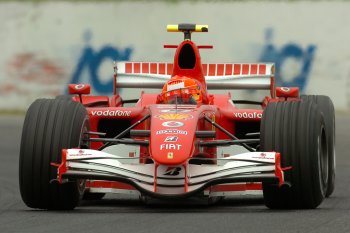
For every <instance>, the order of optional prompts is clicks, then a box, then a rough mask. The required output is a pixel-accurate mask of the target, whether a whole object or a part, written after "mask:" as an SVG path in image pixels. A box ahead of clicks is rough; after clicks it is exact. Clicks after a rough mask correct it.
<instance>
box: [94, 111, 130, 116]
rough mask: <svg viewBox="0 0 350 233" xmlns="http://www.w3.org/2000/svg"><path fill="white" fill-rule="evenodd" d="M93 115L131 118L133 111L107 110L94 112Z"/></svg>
mask: <svg viewBox="0 0 350 233" xmlns="http://www.w3.org/2000/svg"><path fill="white" fill-rule="evenodd" d="M91 114H92V115H93V116H110V117H114V116H120V117H129V116H130V115H131V111H121V110H115V111H111V110H105V111H92V112H91Z"/></svg>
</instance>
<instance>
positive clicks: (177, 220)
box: [0, 113, 350, 233]
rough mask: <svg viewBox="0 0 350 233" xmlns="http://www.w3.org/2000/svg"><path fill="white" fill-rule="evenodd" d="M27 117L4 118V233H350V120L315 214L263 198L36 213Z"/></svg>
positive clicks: (340, 128)
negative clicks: (24, 133) (24, 149)
mask: <svg viewBox="0 0 350 233" xmlns="http://www.w3.org/2000/svg"><path fill="white" fill-rule="evenodd" d="M22 124H23V117H21V116H0V133H1V140H0V156H1V157H0V233H7V232H45V233H47V232H50V233H51V232H74V233H79V232H129V233H137V232H152V233H157V232H162V233H171V232H181V233H190V232H191V233H196V232H201V233H203V232H218V233H219V232H220V233H221V232H230V233H233V232H283V233H286V232H293V233H294V232H308V233H311V232H315V233H321V232H327V233H329V232H331V233H332V232H335V233H338V232H344V233H345V232H350V195H349V193H350V186H349V181H350V154H349V152H348V148H347V146H348V145H349V144H350V114H345V113H337V115H336V126H337V132H336V134H337V136H336V140H337V141H336V151H337V178H336V189H335V191H334V193H333V195H332V196H331V197H330V198H328V199H326V200H325V201H324V202H323V203H322V204H321V205H320V206H319V208H318V209H315V210H283V211H282V210H280V211H272V210H269V209H267V208H266V207H265V206H264V204H263V200H262V197H254V198H252V197H251V198H230V199H225V200H224V201H223V202H222V203H220V204H216V205H212V206H209V205H207V203H206V202H204V201H202V200H188V201H181V202H175V203H172V202H160V201H151V203H150V204H148V205H144V204H142V203H141V202H139V200H138V199H137V198H128V197H118V196H115V195H109V196H106V197H105V198H104V199H103V200H101V201H94V202H87V201H84V202H82V203H81V205H80V206H79V207H77V208H76V209H75V210H74V211H44V210H33V209H30V208H28V207H27V206H25V204H24V203H23V202H22V200H21V197H20V194H19V187H18V160H19V141H20V137H21V130H22Z"/></svg>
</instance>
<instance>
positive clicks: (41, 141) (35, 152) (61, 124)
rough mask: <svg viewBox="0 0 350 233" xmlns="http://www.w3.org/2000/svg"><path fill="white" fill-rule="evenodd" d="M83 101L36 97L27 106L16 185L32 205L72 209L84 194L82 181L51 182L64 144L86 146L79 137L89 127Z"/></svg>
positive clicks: (54, 176) (71, 146) (43, 207)
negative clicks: (36, 98)
mask: <svg viewBox="0 0 350 233" xmlns="http://www.w3.org/2000/svg"><path fill="white" fill-rule="evenodd" d="M89 127H90V126H89V119H88V117H87V112H86V110H85V108H84V107H83V105H81V104H80V103H77V102H73V101H70V100H60V99H38V100H36V101H35V102H34V103H33V104H32V105H31V106H30V107H29V109H28V111H27V114H26V117H25V120H24V125H23V131H22V139H21V148H20V161H19V186H20V192H21V196H22V199H23V201H24V203H25V204H26V205H27V206H28V207H31V208H39V209H54V210H60V209H61V210H69V209H74V208H75V207H76V206H77V204H78V202H79V200H80V199H81V196H82V194H83V190H84V187H83V184H84V183H83V182H78V181H74V182H67V183H64V184H58V182H52V181H53V180H55V179H56V178H57V167H55V166H52V165H51V163H56V164H59V163H60V162H61V153H62V152H61V151H62V149H64V148H78V147H80V148H86V147H87V146H88V145H83V143H82V138H83V135H84V132H85V131H88V130H89Z"/></svg>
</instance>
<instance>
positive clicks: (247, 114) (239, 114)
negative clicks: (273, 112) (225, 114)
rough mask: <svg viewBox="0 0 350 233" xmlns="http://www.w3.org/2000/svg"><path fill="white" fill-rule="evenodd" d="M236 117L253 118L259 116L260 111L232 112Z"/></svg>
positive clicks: (260, 114)
mask: <svg viewBox="0 0 350 233" xmlns="http://www.w3.org/2000/svg"><path fill="white" fill-rule="evenodd" d="M233 114H234V115H235V117H236V118H245V119H248V118H249V119H255V118H261V117H262V113H257V112H243V113H242V112H235V113H233Z"/></svg>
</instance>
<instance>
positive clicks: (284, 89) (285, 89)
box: [281, 87, 290, 92]
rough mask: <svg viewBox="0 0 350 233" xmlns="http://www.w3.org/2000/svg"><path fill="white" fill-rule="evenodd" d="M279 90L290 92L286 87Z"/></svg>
mask: <svg viewBox="0 0 350 233" xmlns="http://www.w3.org/2000/svg"><path fill="white" fill-rule="evenodd" d="M281 90H282V91H284V92H290V88H288V87H281Z"/></svg>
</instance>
